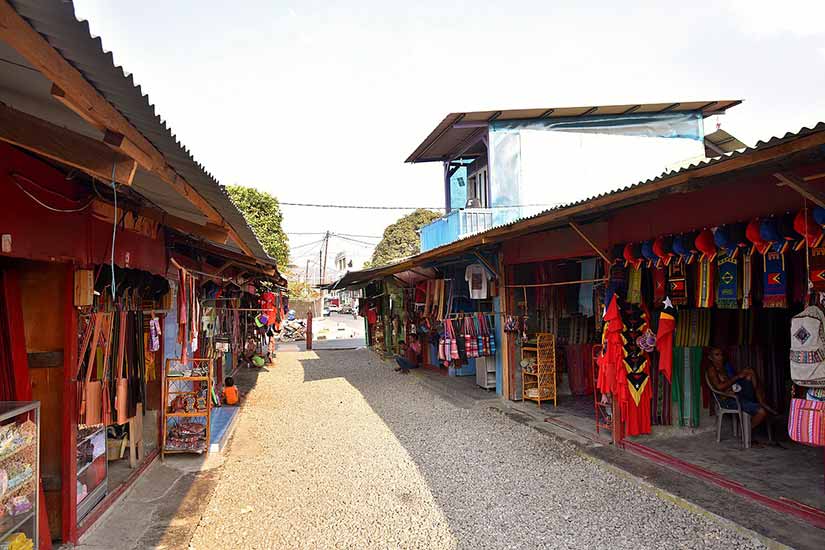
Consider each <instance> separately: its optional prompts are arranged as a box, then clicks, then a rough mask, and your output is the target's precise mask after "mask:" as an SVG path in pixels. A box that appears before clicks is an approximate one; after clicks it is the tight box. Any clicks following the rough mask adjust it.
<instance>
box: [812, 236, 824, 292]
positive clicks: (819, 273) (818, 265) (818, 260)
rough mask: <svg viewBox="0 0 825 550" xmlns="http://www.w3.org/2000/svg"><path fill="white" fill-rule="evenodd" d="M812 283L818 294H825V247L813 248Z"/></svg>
mask: <svg viewBox="0 0 825 550" xmlns="http://www.w3.org/2000/svg"><path fill="white" fill-rule="evenodd" d="M810 250H811V260H810V261H811V283H812V284H813V285H814V286H813V289H814V291H816V292H825V246H823V247H818V248H811V249H810Z"/></svg>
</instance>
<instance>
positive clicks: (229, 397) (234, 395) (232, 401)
mask: <svg viewBox="0 0 825 550" xmlns="http://www.w3.org/2000/svg"><path fill="white" fill-rule="evenodd" d="M223 399H224V401H225V402H226V404H227V405H237V404H238V388H237V387H235V386H231V387H229V388H224V389H223Z"/></svg>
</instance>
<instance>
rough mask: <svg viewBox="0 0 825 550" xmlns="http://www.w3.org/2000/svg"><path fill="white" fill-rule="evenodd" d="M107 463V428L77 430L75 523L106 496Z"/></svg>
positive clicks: (87, 427) (100, 426)
mask: <svg viewBox="0 0 825 550" xmlns="http://www.w3.org/2000/svg"><path fill="white" fill-rule="evenodd" d="M108 476H109V462H108V460H107V457H106V426H104V425H102V424H101V425H99V426H85V427H79V428H78V431H77V521H78V523H80V521H82V520H83V518H85V517H86V515H87V514H88V513H89V512H91V511H92V509H93V508H94V507H95V506H96V505H97V503H98V502H100V501H101V500H103V497H105V496H106V492H107V488H108V485H107V483H108Z"/></svg>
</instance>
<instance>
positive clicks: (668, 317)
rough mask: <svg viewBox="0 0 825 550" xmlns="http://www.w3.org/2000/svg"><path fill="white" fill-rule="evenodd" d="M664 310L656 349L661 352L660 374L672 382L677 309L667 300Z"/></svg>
mask: <svg viewBox="0 0 825 550" xmlns="http://www.w3.org/2000/svg"><path fill="white" fill-rule="evenodd" d="M662 305H663V306H664V309H662V311H661V312H660V313H659V327H658V328H659V330H658V332H657V334H656V349H657V350H658V351H659V372H661V373H662V374H664V376H665V378H667V381H668V382H670V376H671V372H672V370H673V335H674V332H675V330H676V308H675V307H674V306H673V303H672V302H671V300H670V298H665V299H664V302H663V304H662Z"/></svg>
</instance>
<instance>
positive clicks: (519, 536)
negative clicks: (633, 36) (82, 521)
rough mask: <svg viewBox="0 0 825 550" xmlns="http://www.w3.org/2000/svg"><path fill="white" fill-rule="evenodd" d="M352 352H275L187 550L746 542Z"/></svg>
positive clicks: (546, 440)
mask: <svg viewBox="0 0 825 550" xmlns="http://www.w3.org/2000/svg"><path fill="white" fill-rule="evenodd" d="M420 376H421V375H420V374H419V373H415V372H414V373H412V374H410V375H408V376H402V375H400V374H396V373H395V372H393V370H392V367H391V366H390V364H389V363H384V362H381V361H380V360H379V359H377V358H376V356H375V355H373V354H371V353H370V352H368V351H364V350H355V351H337V352H336V351H320V352H318V354H317V355H316V354H315V353H314V352H301V353H281V354H279V356H278V365H277V366H276V367H272V368H270V370H269V372H263V373H261V374H260V375H259V377H258V380H257V385H256V387H255V388H254V389H253V390H252V391H251V392H250V393H249V394H248V396H247V398H246V402H245V405H244V410H243V411H242V412H241V416H240V419H239V424H238V427H237V430H236V432H235V436H234V438H233V441H232V443H231V446H230V448H229V450H228V452H227V455H226V462H225V464H224V466H223V468H222V469H221V473H220V479H219V480H218V481H217V485H216V488H215V491H214V493H213V495H212V497H211V500H210V503H209V505H208V506H207V507H206V511H205V513H204V515H203V517H202V518H201V521H200V524H199V525H198V527H197V529H196V530H195V534H194V537H193V539H192V541H191V544H190V549H194V550H207V549H210V550H211V549H222V548H244V549H259V548H261V549H263V548H427V549H430V548H537V547H540V548H610V549H618V548H634V549H640V548H651V549H652V548H656V549H661V548H691V549H693V548H725V549H728V548H760V547H761V546H759V545H758V544H757V543H756V542H754V541H752V540H749V539H746V538H742V536H740V535H739V534H737V533H735V532H733V531H730V530H728V529H726V528H725V527H723V526H721V525H720V524H717V523H716V522H715V521H713V520H711V519H707V518H705V517H700V516H698V515H695V514H693V513H691V512H688V511H686V510H684V509H682V508H679V507H677V506H675V505H673V504H671V503H669V502H666V501H664V500H661V499H660V498H658V497H657V496H654V495H653V494H652V493H649V492H647V491H645V490H643V489H641V488H639V487H637V486H636V485H635V484H633V483H632V482H630V481H627V480H625V479H624V478H621V477H617V476H616V475H614V474H613V473H611V472H610V471H608V470H606V469H603V468H602V467H600V466H599V465H597V464H595V463H592V462H590V461H589V460H586V459H584V458H582V457H580V456H579V455H578V454H577V453H576V452H575V451H574V449H573V448H572V447H570V446H569V445H568V444H566V443H564V442H561V441H558V440H555V439H552V438H550V437H548V436H545V435H543V434H540V433H538V432H536V431H535V430H533V429H531V428H528V427H526V426H523V425H521V424H518V423H516V422H514V421H512V420H510V419H508V418H506V417H504V416H502V415H500V414H496V413H494V412H491V411H489V410H488V409H487V408H486V407H483V406H480V407H477V408H470V409H468V408H462V407H458V406H456V405H454V404H451V403H450V402H448V401H446V400H444V399H443V398H441V397H440V396H439V395H437V394H435V393H433V392H432V391H431V390H430V389H428V387H427V385H426V384H423V383H422V381H421V378H420Z"/></svg>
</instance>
